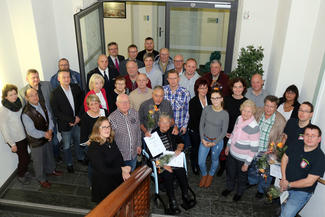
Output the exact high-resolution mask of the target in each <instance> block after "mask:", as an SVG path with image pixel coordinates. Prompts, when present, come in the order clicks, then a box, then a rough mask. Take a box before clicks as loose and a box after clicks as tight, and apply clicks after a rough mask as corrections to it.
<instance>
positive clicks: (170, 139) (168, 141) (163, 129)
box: [153, 114, 196, 215]
mask: <svg viewBox="0 0 325 217" xmlns="http://www.w3.org/2000/svg"><path fill="white" fill-rule="evenodd" d="M172 131H173V127H172V120H171V118H170V116H168V115H164V114H162V115H160V117H159V121H158V128H156V129H155V130H153V132H157V133H158V135H159V137H160V139H161V141H162V142H163V144H164V146H165V147H166V150H167V151H175V154H176V155H179V154H180V153H181V152H182V151H183V149H184V143H183V141H182V139H181V137H180V136H179V135H173V134H172ZM162 166H163V169H164V170H163V172H162V173H160V176H162V178H163V179H164V181H165V186H166V192H167V196H168V199H169V214H171V215H175V214H179V213H180V212H181V210H180V209H179V207H178V205H177V201H176V197H175V190H174V188H173V180H174V177H176V178H177V180H178V182H179V185H180V188H181V191H182V199H183V204H182V207H183V208H184V209H185V210H188V209H190V208H192V207H194V206H195V203H196V202H195V201H194V200H193V199H191V198H190V196H189V195H188V180H187V176H186V171H185V169H184V167H171V166H168V165H162Z"/></svg>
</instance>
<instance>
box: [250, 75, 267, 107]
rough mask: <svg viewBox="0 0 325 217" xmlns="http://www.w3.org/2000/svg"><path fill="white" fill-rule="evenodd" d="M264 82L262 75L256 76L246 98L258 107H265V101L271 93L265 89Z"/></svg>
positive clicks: (253, 77)
mask: <svg viewBox="0 0 325 217" xmlns="http://www.w3.org/2000/svg"><path fill="white" fill-rule="evenodd" d="M263 85H264V81H263V78H262V75H260V74H254V75H253V76H252V79H251V86H252V87H250V88H248V89H247V93H246V95H245V96H246V97H247V98H248V99H250V100H252V101H253V102H255V104H256V106H257V107H263V106H264V99H265V97H266V96H268V95H269V93H268V92H267V91H266V90H264V89H263Z"/></svg>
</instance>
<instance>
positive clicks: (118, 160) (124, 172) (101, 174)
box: [87, 117, 131, 203]
mask: <svg viewBox="0 0 325 217" xmlns="http://www.w3.org/2000/svg"><path fill="white" fill-rule="evenodd" d="M89 140H90V145H89V148H88V152H87V154H88V159H89V161H90V163H91V167H92V177H91V178H92V192H91V196H92V201H94V202H96V203H99V202H101V201H102V200H103V199H105V197H106V196H108V195H109V194H110V193H111V192H112V191H114V190H115V188H117V187H118V186H119V185H120V184H121V183H122V182H123V180H126V179H128V178H129V177H130V171H131V167H129V166H124V161H123V157H122V154H121V152H120V151H119V149H118V147H117V145H116V143H115V141H114V138H113V133H112V130H111V126H110V123H109V121H108V120H107V118H105V117H100V118H98V120H97V121H96V123H95V124H94V127H93V131H92V133H91V135H90V138H89Z"/></svg>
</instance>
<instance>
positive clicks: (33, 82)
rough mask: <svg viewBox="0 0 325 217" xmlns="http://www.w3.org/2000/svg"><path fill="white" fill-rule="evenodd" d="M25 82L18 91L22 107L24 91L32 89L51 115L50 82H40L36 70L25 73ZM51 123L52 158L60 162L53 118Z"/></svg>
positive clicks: (24, 101) (24, 100)
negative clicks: (52, 124) (52, 126)
mask: <svg viewBox="0 0 325 217" xmlns="http://www.w3.org/2000/svg"><path fill="white" fill-rule="evenodd" d="M26 81H27V83H28V84H27V85H26V86H24V87H23V88H21V89H20V90H19V97H20V99H21V102H22V104H23V106H24V105H26V103H27V102H26V99H25V92H26V90H27V89H29V88H34V89H35V90H36V91H37V93H38V97H39V101H40V102H41V103H43V104H44V105H46V107H47V108H49V112H50V113H52V110H51V105H50V94H51V92H52V86H51V84H50V82H49V81H40V78H39V73H38V71H37V70H36V69H29V70H28V71H27V75H26ZM52 114H53V113H52ZM52 121H53V123H54V128H53V138H52V142H51V143H52V144H53V152H54V157H55V159H56V160H57V161H61V157H60V154H59V140H58V138H57V129H56V121H55V120H54V119H53V118H52Z"/></svg>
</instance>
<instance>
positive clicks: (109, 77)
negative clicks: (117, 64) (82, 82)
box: [87, 54, 119, 99]
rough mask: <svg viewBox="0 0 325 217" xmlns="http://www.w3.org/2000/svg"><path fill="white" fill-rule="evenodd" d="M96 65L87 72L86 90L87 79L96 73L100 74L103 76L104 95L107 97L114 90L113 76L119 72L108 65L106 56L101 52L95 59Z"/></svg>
mask: <svg viewBox="0 0 325 217" xmlns="http://www.w3.org/2000/svg"><path fill="white" fill-rule="evenodd" d="M97 65H98V66H97V67H96V68H95V69H93V70H92V71H90V72H88V74H87V90H88V91H89V89H88V88H89V80H90V77H91V76H92V75H93V74H95V73H97V74H99V75H101V76H103V78H104V80H105V83H104V89H105V91H106V97H107V99H109V96H110V95H111V93H112V91H113V90H114V87H115V86H114V83H115V78H116V77H117V76H119V73H118V71H117V70H116V69H114V68H111V67H110V66H109V65H108V58H107V56H106V55H105V54H101V55H99V56H98V59H97Z"/></svg>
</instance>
